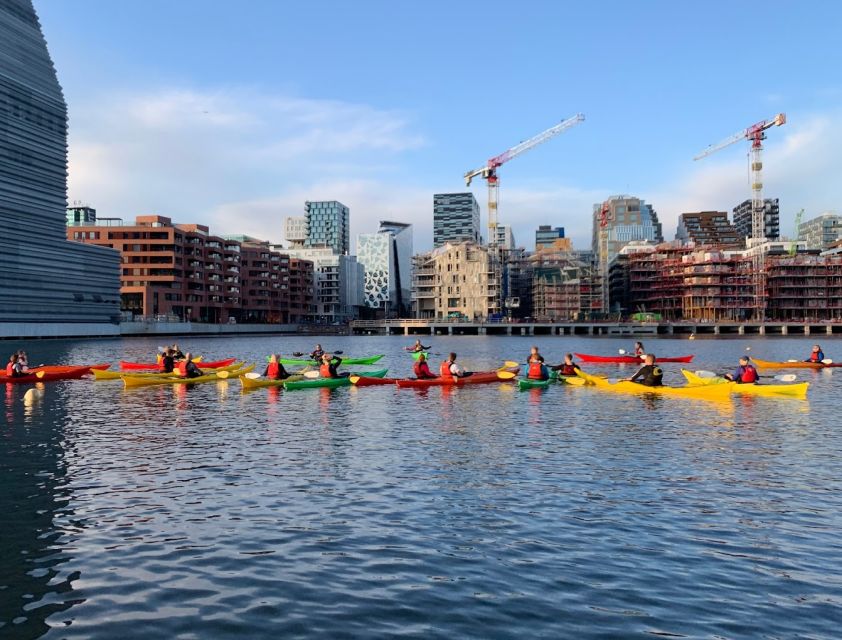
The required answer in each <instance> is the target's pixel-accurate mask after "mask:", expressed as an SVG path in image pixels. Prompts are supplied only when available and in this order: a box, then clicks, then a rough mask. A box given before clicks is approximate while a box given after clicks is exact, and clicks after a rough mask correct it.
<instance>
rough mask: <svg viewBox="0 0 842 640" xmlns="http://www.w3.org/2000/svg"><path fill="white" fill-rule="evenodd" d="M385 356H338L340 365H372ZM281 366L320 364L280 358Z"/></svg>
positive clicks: (306, 360) (299, 359)
mask: <svg viewBox="0 0 842 640" xmlns="http://www.w3.org/2000/svg"><path fill="white" fill-rule="evenodd" d="M384 355H385V354H382V353H381V354H380V355H378V356H369V357H367V358H345V357H344V356H338V357H340V358H342V364H374V363H375V362H377V361H378V360H380V358H382V357H383V356H384ZM266 360H267V361H268V360H269V358H268V357H267V358H266ZM279 362H280V363H281V364H310V365H314V364H321V363H318V362H316V361H315V360H310V358H303V359H302V358H281V359H280V360H279Z"/></svg>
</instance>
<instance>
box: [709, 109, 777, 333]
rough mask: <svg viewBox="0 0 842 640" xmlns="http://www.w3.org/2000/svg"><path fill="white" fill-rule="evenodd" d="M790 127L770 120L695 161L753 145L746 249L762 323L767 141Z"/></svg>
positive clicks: (758, 316)
mask: <svg viewBox="0 0 842 640" xmlns="http://www.w3.org/2000/svg"><path fill="white" fill-rule="evenodd" d="M785 123H786V115H785V114H783V113H779V114H777V115H776V116H774V117H773V118H769V119H768V120H761V121H760V122H756V123H754V124H753V125H751V126H750V127H748V128H747V129H743V130H742V131H739V132H737V133H735V134H734V135H732V136H731V137H730V138H726V139H725V140H723V141H722V142H720V143H719V144H713V145H711V146H709V147H708V148H707V149H705V150H704V151H702V152H701V153H700V154H699V155H697V156H696V157H695V158H693V160H701V159H702V158H706V157H707V156H709V155H710V154H712V153H716V152H717V151H719V150H720V149H724V148H725V147H728V146H730V145H732V144H734V143H735V142H739V141H740V140H748V141H749V142H750V143H751V238H749V240H748V242H747V243H746V247H747V248H749V249H751V248H754V252H753V256H752V262H753V264H754V309H755V314H756V317H757V319H758V320H760V321H761V322H762V321H763V320H765V318H766V278H765V275H766V274H765V272H766V269H765V264H764V261H765V257H764V255H763V253H762V249H761V246H762V244H763V242H764V241H765V240H766V230H765V228H764V227H765V226H766V203H765V202H764V201H763V157H762V156H763V141H764V140H765V139H766V130H767V129H771V128H772V127H780V126H781V125H782V124H785Z"/></svg>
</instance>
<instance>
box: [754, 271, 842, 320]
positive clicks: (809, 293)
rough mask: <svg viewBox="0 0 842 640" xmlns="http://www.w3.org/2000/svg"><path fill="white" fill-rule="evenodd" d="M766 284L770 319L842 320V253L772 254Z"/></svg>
mask: <svg viewBox="0 0 842 640" xmlns="http://www.w3.org/2000/svg"><path fill="white" fill-rule="evenodd" d="M766 284H767V298H768V304H767V308H766V310H767V314H768V316H769V318H770V319H773V320H783V321H789V322H821V321H837V322H838V321H842V256H839V255H833V256H807V255H802V256H787V257H783V256H770V257H768V258H767V260H766Z"/></svg>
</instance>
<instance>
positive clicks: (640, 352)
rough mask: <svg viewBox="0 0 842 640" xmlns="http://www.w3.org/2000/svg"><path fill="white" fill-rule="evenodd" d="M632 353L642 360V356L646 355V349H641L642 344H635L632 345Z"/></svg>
mask: <svg viewBox="0 0 842 640" xmlns="http://www.w3.org/2000/svg"><path fill="white" fill-rule="evenodd" d="M632 353H633V354H634V355H636V356H637V357H638V358H642V357H643V356H645V355H646V349H644V348H643V343H642V342H635V343H634V350H633V351H632Z"/></svg>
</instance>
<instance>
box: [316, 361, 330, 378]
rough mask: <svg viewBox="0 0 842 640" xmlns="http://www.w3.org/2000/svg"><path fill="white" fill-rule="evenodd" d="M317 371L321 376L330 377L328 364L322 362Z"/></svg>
mask: <svg viewBox="0 0 842 640" xmlns="http://www.w3.org/2000/svg"><path fill="white" fill-rule="evenodd" d="M319 373H320V374H321V376H322V378H332V377H333V376H332V375H330V365H329V364H322V366H320V367H319Z"/></svg>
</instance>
